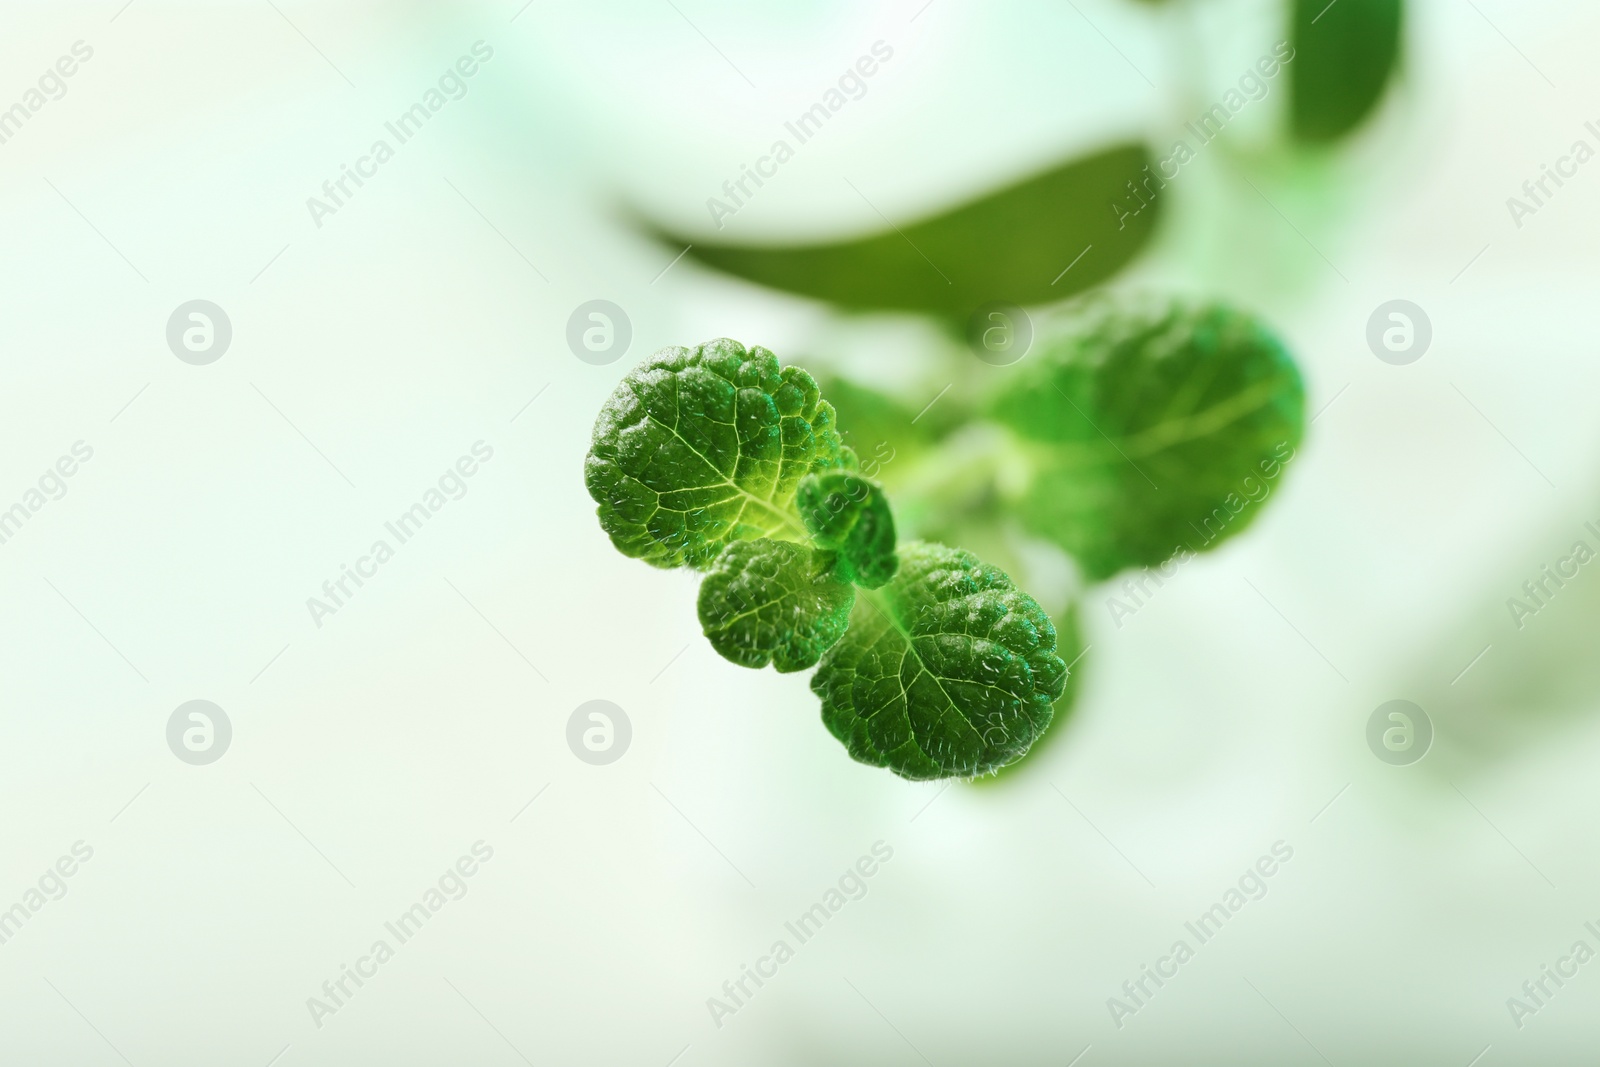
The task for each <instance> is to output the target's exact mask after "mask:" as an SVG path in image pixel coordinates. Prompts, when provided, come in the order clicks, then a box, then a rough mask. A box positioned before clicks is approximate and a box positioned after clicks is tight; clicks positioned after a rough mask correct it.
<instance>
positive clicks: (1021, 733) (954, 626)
mask: <svg viewBox="0 0 1600 1067" xmlns="http://www.w3.org/2000/svg"><path fill="white" fill-rule="evenodd" d="M1066 678H1067V667H1066V664H1065V663H1063V662H1062V661H1061V657H1060V656H1058V655H1056V631H1055V627H1054V626H1053V625H1052V624H1051V622H1050V617H1049V616H1048V615H1047V614H1045V612H1044V610H1043V609H1042V608H1040V607H1039V605H1038V604H1037V603H1035V602H1034V599H1033V598H1032V597H1030V596H1028V595H1027V594H1026V593H1024V592H1022V591H1020V590H1018V589H1017V588H1016V586H1015V585H1014V584H1012V581H1011V579H1010V578H1009V577H1008V576H1007V575H1006V574H1005V572H1004V571H1001V570H999V569H998V568H995V567H991V566H989V565H988V564H985V563H982V562H980V561H979V560H978V558H977V557H975V556H973V555H972V554H971V553H970V552H963V551H961V550H960V549H955V548H947V547H945V546H944V545H934V544H926V543H923V542H916V541H913V542H911V543H909V544H907V545H904V546H902V547H901V549H900V570H899V573H897V574H896V575H895V577H894V580H893V581H891V582H890V583H889V584H888V585H887V586H885V587H884V588H883V589H882V590H880V591H879V592H877V593H863V594H861V596H860V597H859V598H858V601H857V604H856V608H855V611H854V612H853V615H852V618H851V621H850V629H849V630H848V631H847V632H846V633H845V635H844V637H842V638H841V639H840V640H839V643H838V644H836V645H834V646H833V647H832V648H830V649H829V650H828V652H827V653H826V655H824V656H823V659H822V666H821V667H820V668H819V669H818V670H817V674H816V677H814V678H813V679H812V680H811V689H812V691H813V692H815V693H816V694H817V696H818V697H820V698H821V700H822V721H823V724H824V725H826V726H827V728H828V731H829V732H830V733H832V734H833V736H834V737H837V738H838V739H839V740H840V741H842V742H844V745H845V748H846V749H847V750H848V751H849V753H850V755H851V756H852V757H854V758H855V759H857V760H860V761H861V762H862V763H870V764H873V765H875V766H879V767H888V768H889V769H890V770H892V771H894V772H895V773H896V774H898V775H900V776H901V777H903V778H912V779H928V778H970V777H973V776H975V775H980V774H988V773H990V772H992V771H995V770H997V769H999V768H1000V767H1003V766H1005V765H1006V764H1008V763H1011V762H1013V761H1014V760H1017V759H1020V758H1021V757H1022V755H1023V754H1024V753H1025V752H1027V751H1028V748H1029V746H1031V745H1032V744H1033V742H1034V741H1035V740H1036V739H1037V738H1038V737H1039V735H1040V734H1042V733H1043V732H1044V730H1045V728H1046V727H1048V726H1049V725H1050V719H1051V714H1052V711H1051V705H1052V704H1054V702H1055V701H1056V699H1057V698H1058V697H1060V696H1061V693H1062V690H1063V688H1064V687H1065V685H1066Z"/></svg>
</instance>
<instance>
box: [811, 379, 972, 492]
mask: <svg viewBox="0 0 1600 1067" xmlns="http://www.w3.org/2000/svg"><path fill="white" fill-rule="evenodd" d="M818 382H819V384H820V385H821V386H822V395H823V396H825V397H827V398H828V403H830V404H832V405H833V407H834V410H835V411H836V412H838V417H839V432H840V433H841V434H843V435H844V441H845V444H847V445H849V446H850V447H851V448H853V449H854V450H855V453H856V455H858V456H860V457H861V469H862V471H863V473H865V474H867V475H868V476H869V477H872V478H878V477H879V476H880V475H879V474H878V468H879V467H883V466H886V465H889V464H891V463H892V464H894V466H893V467H891V468H890V470H891V473H892V472H893V471H894V470H896V469H898V468H900V467H903V466H904V465H905V463H904V460H905V459H907V458H909V457H914V456H915V455H916V454H917V453H919V452H921V451H922V450H924V449H925V448H927V447H928V446H929V445H930V444H932V443H933V442H934V441H936V440H937V439H938V438H940V437H942V436H944V435H945V434H946V433H948V432H950V431H951V430H953V429H955V428H956V427H957V426H959V425H961V424H962V423H963V422H965V421H966V420H967V419H968V418H969V417H970V413H968V412H965V411H963V410H962V409H961V405H960V404H959V403H958V400H959V398H958V397H954V396H951V397H944V398H942V399H941V400H940V401H939V403H937V404H935V405H933V407H931V408H928V409H927V411H926V413H924V414H923V415H922V417H921V418H918V411H917V410H916V408H913V407H909V406H907V405H906V404H905V403H903V402H902V401H901V400H900V399H898V398H897V397H893V396H888V395H886V394H884V393H880V392H878V391H877V390H876V389H873V388H871V387H869V386H865V385H862V384H860V383H859V382H854V381H851V380H850V379H849V378H838V377H821V378H819V379H818Z"/></svg>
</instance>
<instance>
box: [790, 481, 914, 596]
mask: <svg viewBox="0 0 1600 1067" xmlns="http://www.w3.org/2000/svg"><path fill="white" fill-rule="evenodd" d="M795 505H796V506H797V507H798V508H799V509H800V518H801V520H802V521H804V522H805V524H806V530H807V531H809V532H810V534H811V537H812V539H813V540H815V541H816V543H817V547H819V548H823V549H827V550H829V551H832V552H837V553H838V554H839V559H838V569H839V576H840V577H841V578H843V579H844V580H846V581H851V582H855V583H856V584H857V585H859V586H863V587H864V588H867V589H877V588H878V587H879V586H881V585H883V583H885V582H887V581H888V580H889V579H890V578H893V577H894V571H895V557H894V516H893V514H891V513H890V511H889V501H888V500H887V499H886V498H885V497H884V495H883V490H882V489H881V488H879V486H878V485H877V483H875V482H873V481H871V480H869V479H867V478H863V477H861V475H859V474H855V473H853V472H851V471H824V472H822V473H820V474H812V475H808V476H807V477H806V479H805V481H803V482H801V483H800V489H799V491H798V492H797V493H796V494H795Z"/></svg>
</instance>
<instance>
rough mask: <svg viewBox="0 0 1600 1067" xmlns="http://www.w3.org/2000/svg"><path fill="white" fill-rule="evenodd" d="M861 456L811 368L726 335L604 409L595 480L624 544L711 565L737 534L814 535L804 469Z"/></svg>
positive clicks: (673, 358) (673, 563)
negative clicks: (800, 516) (806, 521)
mask: <svg viewBox="0 0 1600 1067" xmlns="http://www.w3.org/2000/svg"><path fill="white" fill-rule="evenodd" d="M853 460H854V457H853V455H852V454H851V453H850V451H849V450H848V449H847V448H845V447H844V445H843V444H842V443H841V441H840V439H839V433H838V430H837V428H836V427H835V425H834V414H833V408H832V406H830V405H829V404H828V403H827V402H826V401H824V400H822V399H821V397H820V395H819V393H818V391H817V383H816V381H815V380H814V379H812V377H811V375H809V374H807V373H806V372H805V371H803V370H801V369H800V368H799V367H779V366H778V357H776V356H774V355H773V354H772V353H771V352H769V351H768V350H766V349H765V348H760V347H756V348H752V349H750V350H749V351H746V350H745V348H744V346H743V345H741V344H739V342H737V341H730V340H728V339H727V338H721V339H719V340H715V341H708V342H706V343H705V344H703V345H699V346H698V347H695V348H663V349H662V350H661V351H659V352H657V353H656V354H655V355H653V356H651V357H650V358H649V359H647V360H645V361H644V362H643V363H641V364H640V365H639V366H637V367H635V368H634V369H633V370H631V371H629V372H628V374H627V376H626V377H624V378H623V379H622V382H621V383H620V384H619V385H618V386H617V388H616V391H615V392H613V393H612V394H611V398H610V399H609V400H607V401H606V404H605V407H603V408H602V409H601V411H600V415H599V417H598V418H597V419H595V424H594V440H593V443H592V444H591V446H590V449H589V455H588V457H587V458H586V459H585V461H584V480H585V482H586V484H587V485H588V489H589V495H590V496H591V497H593V498H594V499H595V501H596V502H597V503H598V504H599V507H598V509H597V513H598V514H599V516H600V525H601V527H602V528H603V529H604V530H605V532H606V533H607V534H609V535H610V537H611V543H612V544H614V545H616V547H617V549H618V551H620V552H622V553H623V554H624V555H627V556H633V557H636V558H638V559H642V560H644V561H645V562H647V563H650V564H653V565H655V566H657V567H681V566H690V567H694V568H696V569H701V570H703V569H704V568H706V567H707V566H709V565H710V564H711V561H712V560H714V559H715V558H716V557H717V554H718V553H719V552H721V551H722V548H723V546H724V545H726V544H728V543H729V542H732V541H740V540H749V539H751V538H756V537H764V536H766V535H768V534H774V533H779V532H784V533H787V534H788V535H790V536H793V537H800V536H802V535H803V532H804V531H803V530H801V529H800V526H799V524H798V522H797V521H796V519H795V517H794V514H793V511H792V507H791V505H792V503H793V501H794V493H795V488H796V487H797V486H798V485H799V484H800V479H802V478H804V477H805V476H806V475H807V474H809V473H810V472H811V471H813V470H822V469H827V468H830V467H840V466H845V465H850V464H852V463H853Z"/></svg>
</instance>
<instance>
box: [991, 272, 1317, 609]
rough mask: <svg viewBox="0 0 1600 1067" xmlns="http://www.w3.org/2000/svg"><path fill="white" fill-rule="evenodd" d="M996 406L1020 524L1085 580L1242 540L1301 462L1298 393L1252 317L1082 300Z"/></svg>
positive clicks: (1296, 382)
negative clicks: (1023, 468)
mask: <svg viewBox="0 0 1600 1067" xmlns="http://www.w3.org/2000/svg"><path fill="white" fill-rule="evenodd" d="M1019 369H1020V372H1021V373H1020V374H1019V375H1018V376H1017V377H1016V378H1015V379H1014V380H1013V381H1011V382H1010V383H1008V385H1007V387H1006V388H1005V390H1004V391H1003V392H1001V393H1000V394H999V396H998V397H997V398H996V400H995V402H994V406H993V414H994V415H995V417H997V418H998V419H999V421H1000V422H1002V423H1003V424H1005V425H1006V426H1007V427H1008V428H1009V429H1011V430H1012V431H1013V432H1014V433H1015V434H1016V435H1017V436H1018V438H1019V439H1020V441H1021V442H1022V447H1023V448H1024V449H1025V450H1026V452H1027V453H1028V456H1029V466H1030V468H1031V471H1032V477H1031V479H1030V480H1029V483H1028V484H1027V485H1026V487H1025V488H1024V489H1023V490H1022V492H1021V493H1020V495H1018V496H1016V497H1015V498H1014V503H1015V507H1016V514H1017V515H1018V517H1019V518H1020V519H1021V520H1022V522H1023V524H1024V525H1025V526H1026V527H1027V528H1028V529H1030V530H1031V531H1033V532H1034V533H1036V534H1038V535H1039V536H1041V537H1046V538H1049V539H1050V540H1052V541H1054V542H1055V543H1057V544H1058V545H1060V546H1061V547H1062V548H1064V549H1066V550H1067V551H1068V552H1070V553H1071V554H1072V555H1073V557H1074V558H1076V559H1077V561H1078V563H1079V564H1080V565H1081V566H1082V568H1083V570H1084V573H1085V575H1086V576H1087V577H1089V578H1091V579H1094V580H1100V579H1104V578H1108V577H1110V576H1111V575H1113V574H1115V573H1116V572H1117V571H1119V570H1121V569H1123V568H1124V567H1136V566H1152V565H1155V564H1159V563H1162V562H1165V561H1166V560H1168V559H1170V558H1171V557H1172V556H1173V555H1175V554H1176V553H1177V552H1178V551H1179V550H1180V549H1181V548H1183V547H1185V546H1186V547H1188V548H1189V549H1190V550H1191V551H1195V552H1201V551H1205V550H1207V549H1209V548H1212V547H1215V546H1216V545H1217V544H1220V543H1221V542H1222V541H1224V540H1226V539H1227V538H1229V537H1232V536H1233V535H1235V534H1237V533H1239V532H1241V531H1242V530H1244V529H1245V528H1246V527H1247V526H1248V525H1249V524H1250V522H1251V521H1252V520H1253V519H1254V518H1255V516H1256V514H1257V512H1258V511H1259V510H1260V504H1261V502H1263V501H1265V500H1266V499H1267V497H1268V496H1269V495H1270V493H1271V491H1272V487H1273V483H1274V482H1275V481H1276V479H1277V477H1278V475H1279V474H1280V473H1281V472H1282V467H1283V465H1284V464H1285V463H1287V462H1288V460H1289V459H1290V458H1291V457H1292V456H1293V455H1294V449H1295V447H1296V446H1297V445H1298V444H1299V442H1300V438H1301V435H1302V433H1303V431H1304V428H1305V390H1304V386H1303V385H1302V383H1301V380H1300V372H1299V370H1298V368H1297V367H1296V366H1295V363H1294V360H1293V359H1292V358H1291V357H1290V356H1289V353H1288V352H1287V350H1285V348H1284V347H1283V345H1282V343H1281V342H1279V341H1278V339H1277V338H1276V337H1274V336H1273V335H1272V334H1271V333H1269V332H1268V331H1267V330H1266V329H1265V328H1263V327H1262V326H1261V325H1260V324H1259V323H1258V322H1257V321H1256V320H1255V319H1254V318H1253V317H1252V316H1249V315H1246V314H1243V313H1240V312H1237V311H1234V310H1232V309H1230V308H1226V307H1222V306H1220V305H1204V306H1197V307H1191V306H1186V305H1184V304H1182V303H1176V304H1171V305H1168V306H1167V307H1165V308H1162V307H1161V306H1160V305H1159V304H1155V303H1153V302H1150V301H1140V302H1138V303H1134V304H1129V303H1127V302H1113V301H1110V300H1100V299H1098V298H1096V299H1091V301H1090V304H1089V306H1088V307H1087V308H1086V309H1083V310H1081V311H1075V314H1074V316H1073V321H1072V322H1071V325H1070V329H1069V330H1068V331H1067V332H1064V333H1062V334H1060V335H1058V336H1057V337H1054V338H1052V339H1050V340H1049V341H1048V342H1047V343H1046V344H1045V346H1044V347H1043V349H1042V350H1041V351H1039V352H1038V353H1036V354H1035V355H1034V356H1032V357H1031V358H1030V359H1029V360H1028V361H1027V362H1026V363H1024V364H1023V365H1022V366H1021V367H1020V368H1019Z"/></svg>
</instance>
